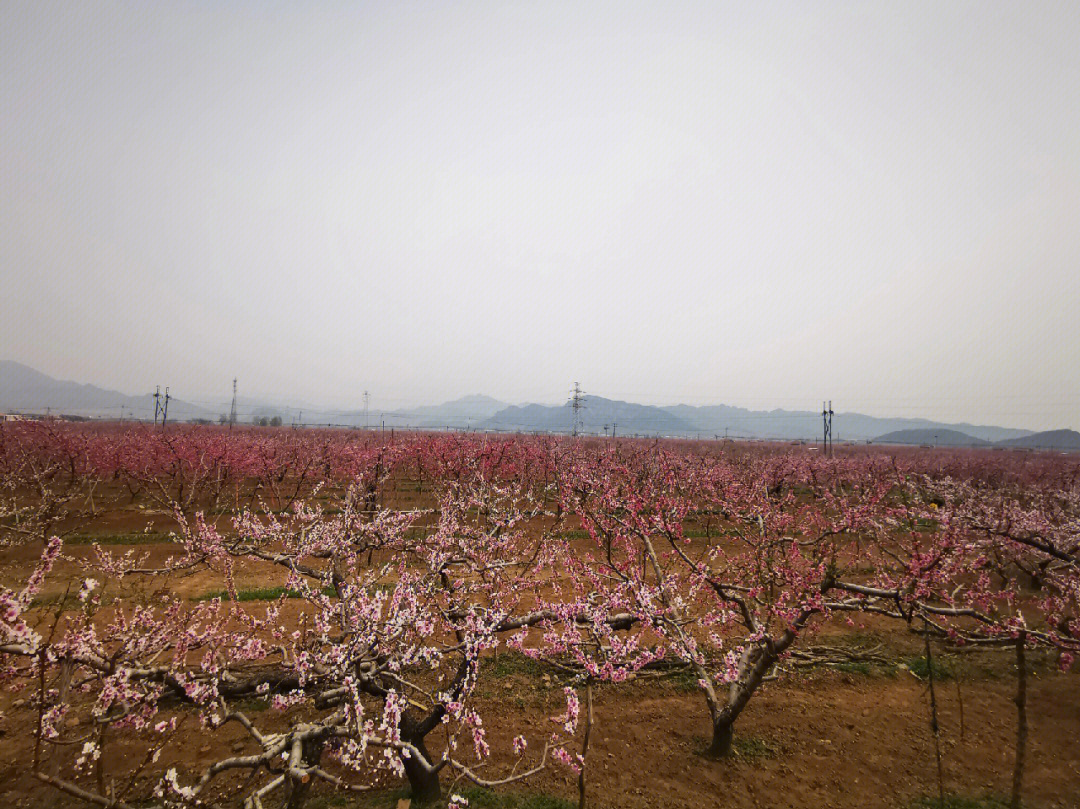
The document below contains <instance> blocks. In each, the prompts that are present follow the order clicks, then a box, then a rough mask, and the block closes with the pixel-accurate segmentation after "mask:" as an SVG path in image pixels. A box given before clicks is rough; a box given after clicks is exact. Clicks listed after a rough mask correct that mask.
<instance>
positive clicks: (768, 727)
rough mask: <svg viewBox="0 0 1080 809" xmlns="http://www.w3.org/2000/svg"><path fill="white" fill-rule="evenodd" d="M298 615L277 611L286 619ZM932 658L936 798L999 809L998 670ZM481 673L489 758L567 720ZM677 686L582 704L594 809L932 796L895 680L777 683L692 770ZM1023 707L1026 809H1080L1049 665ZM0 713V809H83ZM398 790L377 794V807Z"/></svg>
mask: <svg viewBox="0 0 1080 809" xmlns="http://www.w3.org/2000/svg"><path fill="white" fill-rule="evenodd" d="M395 505H397V504H395ZM148 511H149V513H148ZM148 521H152V522H153V528H154V530H155V531H168V530H169V528H170V527H171V526H172V521H171V519H170V518H169V516H168V515H166V514H162V513H154V512H153V511H152V510H147V509H139V508H137V507H135V506H131V505H129V504H127V505H122V504H118V505H117V507H116V508H115V509H113V510H112V511H110V512H108V513H106V514H104V515H102V517H100V518H99V519H98V520H97V521H96V522H95V523H94V524H93V525H92V526H89V527H84V528H83V529H82V530H84V531H87V532H90V533H94V534H100V535H108V534H119V533H128V532H136V531H140V530H142V529H143V528H144V527H145V526H146V525H147V523H148ZM110 549H111V550H113V551H116V552H125V551H127V550H136V551H138V552H143V551H146V552H148V553H149V554H150V557H151V562H153V561H154V560H160V559H161V558H163V557H164V556H166V555H167V554H169V553H170V552H171V551H170V548H169V546H167V545H161V544H151V545H146V546H127V545H117V546H110ZM67 552H68V553H70V554H71V555H72V556H74V557H76V559H77V558H79V557H81V556H83V555H84V554H88V553H90V552H91V550H90V548H89V547H88V546H74V545H73V546H71V547H69V548H68V550H67ZM39 553H40V548H39V547H37V548H35V547H25V548H20V549H14V550H8V551H5V552H4V555H3V558H2V561H0V583H3V584H5V585H14V584H16V583H17V582H18V581H20V579H24V578H25V576H26V574H27V572H28V571H29V570H30V569H31V566H32V564H33V562H34V561H35V559H36V558H37V555H38V554H39ZM80 572H81V571H80V566H79V565H78V564H77V562H63V563H61V564H59V565H58V566H57V568H56V570H55V572H54V575H53V576H52V577H51V584H50V585H49V588H48V589H47V591H46V595H49V594H53V595H57V594H59V593H61V592H62V591H63V588H64V586H65V582H66V580H68V579H74V578H76V577H78V576H79V574H80ZM280 583H281V577H280V574H279V573H277V572H273V573H272V574H270V573H267V572H266V571H260V570H245V571H241V573H240V575H239V576H238V585H239V586H240V587H250V586H255V585H277V584H280ZM166 586H167V588H168V591H169V592H171V593H173V594H175V595H182V596H185V597H195V596H199V595H204V594H206V593H207V592H211V591H216V590H220V588H221V583H220V579H216V578H215V577H214V576H213V575H211V574H206V573H200V574H198V575H195V576H190V577H187V578H183V579H175V580H172V581H170V582H169V583H168V585H166ZM132 597H137V594H132ZM298 608H299V605H296V606H294V605H293V604H289V605H288V610H291V609H298ZM287 614H288V611H287V612H286V615H287ZM811 643H823V644H830V645H851V644H855V645H858V646H867V645H872V644H875V643H882V644H883V653H885V654H886V655H887V656H889V657H890V658H891V659H893V660H895V661H896V662H901V661H903V660H904V659H906V658H910V657H912V656H915V655H918V654H919V653H920V649H921V646H920V642H919V639H918V638H915V637H912V636H911V635H908V634H906V633H905V632H904V631H903V629H902V628H897V627H895V626H894V625H891V624H884V623H876V622H863V623H861V624H860V625H859V626H858V627H856V628H853V629H850V630H848V629H844V628H836V627H835V626H834V627H831V628H830V629H829V630H827V634H826V633H822V634H821V635H820V636H818V637H817V638H816V639H814V640H813V641H811ZM943 659H944V660H945V662H946V664H947V665H948V666H949V667H950V668H951V669H952V670H953V671H956V672H959V674H960V676H959V677H958V678H957V679H950V680H947V681H943V682H939V683H938V684H937V690H936V694H937V702H938V710H939V716H940V722H941V728H942V731H941V748H942V755H943V766H944V784H945V788H946V791H947V792H949V793H952V794H956V795H962V796H966V797H969V798H979V797H982V796H985V795H996V796H1003V795H1007V794H1008V792H1009V788H1010V784H1011V779H1012V767H1013V743H1014V739H1015V733H1016V724H1015V723H1016V710H1015V706H1014V704H1013V702H1012V697H1013V692H1014V689H1015V679H1014V674H1013V668H1012V665H1011V658H1010V657H1009V655H1008V654H1007V653H1002V652H978V653H967V654H964V655H959V654H956V653H952V654H950V655H945V657H944V658H943ZM491 665H492V669H491V671H490V672H489V674H490V675H492V676H487V677H482V678H481V685H480V709H481V714H482V715H483V716H484V723H485V727H486V728H487V730H488V734H489V740H490V741H491V746H492V749H493V750H494V751H500V750H502V751H506V750H508V749H509V747H510V738H511V737H512V736H514V735H516V734H518V733H522V732H524V733H525V735H526V736H528V737H530V738H534V739H536V738H542V737H543V736H545V735H546V733H547V732H548V730H549V729H550V728H551V719H550V718H551V717H552V716H553V715H555V714H557V713H561V712H562V711H563V710H564V708H565V702H564V699H563V695H562V682H561V681H560V680H559V676H558V675H557V674H551V673H547V672H545V670H543V669H541V668H539V667H537V666H535V665H534V664H531V663H529V662H527V661H524V660H523V659H521V658H509V659H507V658H505V657H504V659H503V660H502V661H501V663H499V664H496V663H495V662H494V661H492V664H491ZM680 677H681V676H680V675H665V676H651V675H642V676H640V677H638V678H637V679H636V680H634V681H632V682H629V683H625V684H622V685H618V686H604V687H601V688H599V689H598V690H597V692H596V705H595V716H596V720H595V726H594V729H593V741H592V746H591V749H590V751H589V757H588V770H587V773H588V793H589V797H590V804H591V805H592V806H594V807H612V809H614V807H642V808H644V807H672V808H674V807H713V806H722V807H731V808H732V809H751V807H753V808H755V809H756V808H759V807H760V809H766V808H768V809H772V807H776V808H777V809H782V808H783V807H790V809H831V808H833V807H835V808H836V809H876V808H877V807H882V808H883V809H885V808H892V807H896V809H904V808H905V807H910V806H911V805H912V802H913V801H915V800H917V799H919V798H923V797H928V796H934V795H936V794H937V790H938V784H937V770H936V763H935V754H934V740H933V737H932V735H931V732H930V723H929V699H928V694H927V687H926V683H925V682H924V681H921V680H919V679H917V678H916V677H915V676H914V675H913V674H912V673H911V672H910V671H908V670H906V669H904V668H899V669H897V670H895V671H894V672H893V673H891V674H886V673H882V672H881V671H880V670H877V669H875V670H873V671H872V672H871V673H869V674H867V673H860V672H857V671H855V672H840V671H835V670H831V669H811V670H799V671H794V672H791V673H789V674H787V675H785V676H783V677H782V678H781V679H779V680H777V681H775V682H773V683H770V684H768V685H767V686H766V687H765V689H764V691H762V692H761V693H760V694H758V695H757V696H755V698H754V699H753V700H752V701H751V703H750V706H749V708H748V709H747V710H746V712H745V713H744V715H743V716H742V717H741V718H740V720H739V722H738V724H737V725H736V736H737V741H736V748H737V751H738V752H737V754H736V755H735V756H734V757H733V758H732V759H730V760H727V761H721V762H718V761H713V760H710V759H707V758H705V757H703V756H702V755H701V754H700V751H701V750H702V749H703V748H704V747H705V746H706V741H707V735H708V732H709V726H708V721H707V713H706V709H705V704H704V699H703V698H702V696H701V694H700V692H698V691H697V690H696V689H693V688H692V687H690V686H688V685H687V683H686V680H685V678H682V679H680ZM1028 691H1029V696H1028V699H1029V705H1028V715H1029V722H1030V742H1029V751H1028V764H1027V773H1026V779H1025V785H1026V789H1025V795H1026V805H1027V806H1029V807H1033V808H1034V809H1038V808H1039V807H1047V808H1049V807H1080V674H1077V673H1072V674H1061V673H1059V672H1057V671H1056V670H1055V669H1054V667H1053V665H1052V661H1050V660H1049V659H1045V658H1042V657H1039V656H1036V658H1035V660H1034V662H1033V674H1032V677H1031V680H1030V682H1029V686H1028ZM961 702H962V706H963V707H962V713H963V723H962V727H963V730H962V731H961ZM0 714H2V716H0V807H7V806H12V807H15V806H20V807H21V806H26V807H54V806H55V807H67V806H79V805H83V804H79V803H78V802H77V801H75V800H73V799H70V798H67V797H66V796H63V795H61V794H59V793H57V792H56V791H55V790H53V789H51V788H49V787H47V786H44V785H42V784H40V783H39V782H37V781H36V780H35V779H33V778H31V777H29V776H28V775H26V773H27V771H28V769H29V761H30V760H31V757H32V755H33V746H34V738H33V737H34V728H35V724H36V721H37V714H36V712H35V711H33V710H32V709H31V708H30V707H29V706H28V705H27V704H25V701H21V700H19V699H18V695H13V694H11V693H8V692H6V691H0ZM267 718H268V719H269V718H270V717H269V716H268V717H267ZM270 721H273V720H272V719H271V720H270ZM177 742H178V744H177V747H176V750H177V752H175V753H173V754H172V755H171V757H170V754H169V753H168V752H166V753H165V754H164V755H163V756H162V759H161V762H160V764H161V765H163V766H166V767H167V766H176V767H177V768H178V769H180V770H181V772H191V771H193V770H198V769H200V768H202V767H203V766H205V765H206V764H207V763H209V762H211V761H213V760H216V759H219V758H221V757H222V756H223V755H227V754H235V753H238V752H240V751H241V750H244V749H246V748H245V747H244V746H243V745H244V744H245V742H244V741H243V734H242V731H241V730H240V729H239V728H234V727H228V728H224V729H222V730H219V731H217V732H215V733H213V734H209V735H208V734H207V733H206V732H205V731H202V730H201V729H199V728H198V726H197V723H196V722H195V721H194V720H192V721H190V722H189V723H187V725H186V726H185V727H184V728H183V730H182V731H181V732H180V734H178V736H177ZM249 752H251V751H249ZM137 755H141V752H139V751H138V750H137V749H136V748H135V747H134V745H132V744H130V743H128V742H127V741H126V740H125V739H124V738H123V737H118V738H117V739H115V740H114V741H113V742H112V743H111V745H110V747H109V752H108V753H107V756H109V757H110V758H111V759H113V761H115V762H119V761H121V760H123V761H124V762H126V763H130V760H131V758H132V757H133V756H137ZM107 763H112V762H107ZM499 763H500V760H499V756H498V753H497V752H496V755H495V757H494V762H493V763H492V765H490V766H491V768H492V769H493V770H494V769H496V768H497V767H498V765H499ZM399 788H400V784H395V783H388V784H387V789H388V791H389V790H394V789H399ZM513 791H515V792H525V793H538V792H542V793H547V794H549V795H553V796H558V797H561V798H564V799H566V800H572V801H574V802H575V805H576V799H577V778H576V776H575V775H572V774H571V773H569V772H568V771H567V770H565V769H561V768H558V767H549V768H548V769H547V770H546V771H544V772H542V773H540V774H539V775H538V776H536V777H534V778H533V779H531V780H529V781H528V782H527V783H525V784H521V785H517V786H515V787H514V788H513ZM327 794H330V793H326V792H323V793H319V795H320V796H325V795H327ZM352 800H353V799H351V798H350V799H348V800H346V799H344V798H340V799H337V800H334V801H333V802H328V801H327V800H326V799H325V798H322V799H321V803H320V798H318V797H317V798H316V799H315V800H313V802H312V804H311V805H312V806H315V807H325V806H327V805H333V806H350V805H352V803H351V802H352ZM380 801H383V802H380ZM395 801H396V793H395V796H394V797H391V796H390V795H389V794H388V795H387V796H384V798H382V799H378V798H376V799H374V802H373V800H372V799H365V801H363V802H360V803H357V805H359V806H372V805H377V806H383V805H386V806H393V805H395ZM485 805H497V803H495V804H485Z"/></svg>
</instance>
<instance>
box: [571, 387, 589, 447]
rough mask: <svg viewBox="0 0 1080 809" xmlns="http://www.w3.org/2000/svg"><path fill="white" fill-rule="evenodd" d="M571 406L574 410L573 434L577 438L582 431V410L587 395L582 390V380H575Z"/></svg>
mask: <svg viewBox="0 0 1080 809" xmlns="http://www.w3.org/2000/svg"><path fill="white" fill-rule="evenodd" d="M570 407H571V409H572V410H573V411H574V428H573V430H572V432H571V435H573V436H574V437H575V438H576V437H577V435H578V433H579V432H581V411H582V410H584V409H585V395H584V394H583V393H582V392H581V383H580V382H575V383H574V387H573V390H572V391H571V392H570Z"/></svg>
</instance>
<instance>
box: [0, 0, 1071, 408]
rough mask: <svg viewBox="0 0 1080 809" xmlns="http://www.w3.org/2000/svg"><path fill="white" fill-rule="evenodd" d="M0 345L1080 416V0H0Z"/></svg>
mask: <svg viewBox="0 0 1080 809" xmlns="http://www.w3.org/2000/svg"><path fill="white" fill-rule="evenodd" d="M0 263H2V267H3V286H2V292H0V358H8V359H14V360H19V361H21V362H24V363H26V364H28V365H31V366H33V367H35V368H37V369H39V370H41V371H43V372H45V373H48V374H50V375H52V376H56V377H60V378H66V379H75V380H77V381H81V382H93V383H94V384H98V385H101V386H104V387H113V388H118V389H120V390H123V391H125V392H130V393H141V392H145V391H148V390H151V389H152V388H153V386H154V385H155V384H161V385H165V384H168V385H170V386H171V389H172V391H173V393H174V394H175V395H177V396H180V397H181V398H188V399H191V400H197V401H204V402H212V403H217V402H227V401H228V399H229V396H230V393H231V382H232V378H233V376H234V375H235V376H238V377H239V378H240V390H241V393H246V394H248V395H255V394H264V395H266V394H270V395H277V396H279V397H284V398H286V399H290V398H291V399H293V400H295V401H297V402H299V401H306V402H315V403H323V404H326V405H333V406H339V407H349V406H351V407H360V406H361V393H362V391H363V390H364V389H368V390H370V391H371V394H372V396H371V405H372V407H373V408H376V407H399V406H407V405H412V404H417V403H422V402H437V401H442V400H445V399H450V398H455V397H457V396H460V395H463V394H467V393H476V392H483V393H487V394H490V395H492V396H495V397H498V398H501V399H504V400H508V401H513V402H521V401H542V402H557V401H562V400H564V399H565V396H566V393H567V391H568V390H569V387H570V384H571V383H572V382H573V381H575V380H578V381H580V382H581V384H582V387H583V389H584V390H585V391H586V392H588V393H594V394H597V395H602V396H608V397H611V398H624V399H630V400H634V401H638V402H643V403H649V404H674V403H676V402H686V403H688V404H706V403H729V404H739V405H747V406H753V407H769V408H771V407H784V408H789V409H803V408H806V409H813V408H814V407H817V406H819V405H820V402H821V400H822V399H824V398H831V399H833V401H834V406H835V407H836V409H838V410H840V409H843V410H861V411H863V412H868V413H872V414H875V415H905V416H925V417H928V418H943V419H950V420H961V419H963V420H970V421H976V422H985V423H996V424H1003V425H1010V426H1020V427H1028V428H1032V429H1041V428H1049V427H1070V426H1071V427H1074V428H1080V280H1078V278H1080V3H1076V2H1075V0H1067V1H1066V2H1061V3H1046V2H1039V3H1029V2H1024V3H1021V2H1010V3H990V2H972V3H966V2H941V0H933V2H928V3H911V2H906V3H899V2H890V3H880V4H879V3H869V2H855V3H850V4H848V3H811V2H801V1H800V2H793V3H746V2H738V3H716V2H702V3H674V2H659V3H655V4H632V3H628V2H618V3H612V4H601V3H582V2H578V1H575V2H570V3H566V4H557V3H536V4H511V3H490V4H476V3H448V2H433V3H430V4H427V3H403V2H397V3H385V4H381V3H358V2H343V3H331V2H318V3H310V4H305V3H270V2H260V3H246V2H236V1H235V0H233V1H232V2H229V3H219V2H170V3H144V2H140V3H130V4H127V3H108V4H102V3H94V2H68V3H65V4H59V5H57V4H52V3H46V2H40V0H33V2H12V0H3V1H2V2H0Z"/></svg>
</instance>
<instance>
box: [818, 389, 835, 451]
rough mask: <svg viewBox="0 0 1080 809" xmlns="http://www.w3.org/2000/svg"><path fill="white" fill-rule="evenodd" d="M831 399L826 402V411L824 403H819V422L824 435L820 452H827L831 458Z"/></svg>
mask: <svg viewBox="0 0 1080 809" xmlns="http://www.w3.org/2000/svg"><path fill="white" fill-rule="evenodd" d="M832 417H833V409H832V399H830V400H829V402H828V409H826V407H825V402H822V403H821V422H822V426H823V427H824V431H825V435H824V441H823V442H822V451H823V452H827V453H828V455H829V457H830V458H831V457H832V446H833V443H832V442H833V435H832Z"/></svg>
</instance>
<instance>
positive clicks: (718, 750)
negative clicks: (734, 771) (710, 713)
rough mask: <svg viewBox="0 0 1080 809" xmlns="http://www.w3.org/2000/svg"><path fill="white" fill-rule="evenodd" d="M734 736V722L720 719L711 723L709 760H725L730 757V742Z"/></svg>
mask: <svg viewBox="0 0 1080 809" xmlns="http://www.w3.org/2000/svg"><path fill="white" fill-rule="evenodd" d="M734 735H735V720H733V719H732V720H726V719H721V720H719V721H716V722H713V737H712V744H711V745H709V750H708V755H709V757H710V758H727V757H728V756H730V755H731V740H732V738H733V737H734Z"/></svg>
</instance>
